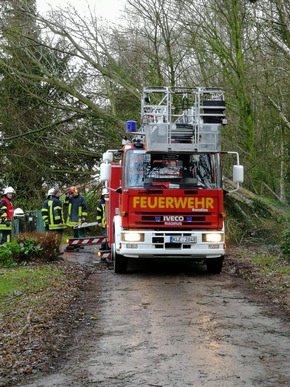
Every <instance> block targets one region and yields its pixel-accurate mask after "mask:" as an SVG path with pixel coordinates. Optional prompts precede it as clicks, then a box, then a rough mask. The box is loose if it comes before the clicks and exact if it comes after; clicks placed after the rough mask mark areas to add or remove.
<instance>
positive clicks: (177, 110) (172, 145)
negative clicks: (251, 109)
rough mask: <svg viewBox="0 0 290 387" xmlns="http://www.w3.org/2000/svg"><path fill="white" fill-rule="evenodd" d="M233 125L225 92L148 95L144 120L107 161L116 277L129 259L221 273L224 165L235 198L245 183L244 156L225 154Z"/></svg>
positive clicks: (147, 91)
mask: <svg viewBox="0 0 290 387" xmlns="http://www.w3.org/2000/svg"><path fill="white" fill-rule="evenodd" d="M226 124H227V118H226V116H225V100H224V92H223V91H222V90H221V89H218V88H187V87H174V88H173V87H145V88H144V90H143V93H142V96H141V118H140V125H139V128H137V122H136V121H134V120H132V121H128V122H127V123H126V132H127V133H126V136H124V138H123V140H122V147H121V148H120V149H115V150H108V151H106V152H105V153H104V154H103V159H102V163H101V167H100V180H101V181H102V182H104V184H105V186H106V187H107V188H108V190H109V201H108V202H107V207H106V211H107V212H106V213H107V242H106V248H104V249H103V250H102V249H101V251H100V253H99V255H100V256H102V254H104V255H105V256H106V257H110V259H112V260H113V262H114V270H115V272H116V273H125V272H126V271H127V266H128V260H129V259H138V258H142V259H148V260H152V259H158V260H164V261H168V260H170V259H174V260H180V261H181V260H192V261H196V262H200V263H202V264H205V265H206V267H207V271H208V272H209V273H220V272H221V270H222V265H223V260H224V255H225V226H224V218H225V212H224V197H223V195H224V192H223V181H222V180H223V179H222V177H223V174H222V158H223V155H224V154H230V155H231V156H230V158H233V157H234V163H233V164H234V165H233V177H232V180H233V182H234V183H235V188H234V190H236V189H238V188H239V184H240V183H242V182H243V175H244V171H243V166H242V165H240V163H239V154H238V153H237V152H231V151H227V152H225V151H222V150H221V132H222V128H223V126H224V125H226Z"/></svg>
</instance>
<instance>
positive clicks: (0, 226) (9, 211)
mask: <svg viewBox="0 0 290 387" xmlns="http://www.w3.org/2000/svg"><path fill="white" fill-rule="evenodd" d="M13 214H14V206H13V204H12V202H11V201H10V200H9V199H8V198H7V197H6V196H3V198H2V199H1V201H0V230H7V231H11V230H12V224H11V220H12V217H13Z"/></svg>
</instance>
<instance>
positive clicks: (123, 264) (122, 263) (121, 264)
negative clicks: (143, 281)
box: [114, 253, 128, 274]
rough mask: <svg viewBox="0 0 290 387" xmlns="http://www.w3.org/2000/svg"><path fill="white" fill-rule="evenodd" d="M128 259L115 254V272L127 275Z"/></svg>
mask: <svg viewBox="0 0 290 387" xmlns="http://www.w3.org/2000/svg"><path fill="white" fill-rule="evenodd" d="M127 266H128V259H127V258H126V257H124V256H123V255H120V254H117V253H115V259H114V271H115V273H117V274H123V273H127Z"/></svg>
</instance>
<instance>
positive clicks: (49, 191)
mask: <svg viewBox="0 0 290 387" xmlns="http://www.w3.org/2000/svg"><path fill="white" fill-rule="evenodd" d="M53 194H54V188H50V189H49V190H48V192H47V196H51V195H53Z"/></svg>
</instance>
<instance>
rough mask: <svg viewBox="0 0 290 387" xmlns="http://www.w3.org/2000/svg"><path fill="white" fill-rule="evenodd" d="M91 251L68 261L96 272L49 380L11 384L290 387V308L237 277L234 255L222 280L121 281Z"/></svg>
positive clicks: (191, 270) (184, 275) (200, 272)
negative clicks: (76, 324) (76, 327)
mask: <svg viewBox="0 0 290 387" xmlns="http://www.w3.org/2000/svg"><path fill="white" fill-rule="evenodd" d="M95 250H96V249H95V248H93V247H91V248H89V247H86V248H85V249H84V250H81V251H80V252H78V253H65V255H64V259H65V260H66V261H69V262H72V263H74V262H78V263H81V264H84V265H88V266H90V267H91V268H92V271H91V275H90V276H89V278H88V280H87V281H86V283H85V284H84V288H83V290H82V293H81V295H80V299H79V300H78V304H77V305H78V306H75V308H78V310H77V311H76V310H72V313H75V315H76V318H79V320H80V324H78V329H76V330H74V332H73V336H72V337H70V338H68V340H67V346H66V347H65V348H64V349H63V350H62V353H61V354H60V356H59V357H58V358H57V359H55V361H53V359H52V362H51V363H50V365H49V367H48V369H47V370H46V372H45V373H41V374H40V373H38V374H36V375H34V376H32V375H30V376H29V377H28V378H27V379H26V380H22V381H19V383H16V384H15V385H17V386H23V387H24V386H25V387H46V386H47V387H52V386H62V387H69V386H79V387H85V386H98V387H112V386H114V387H131V386H132V387H133V386H134V387H136V386H155V387H166V386H168V387H174V386H176V387H184V386H197V387H198V386H207V387H216V386H223V387H231V386H237V387H239V386H247V387H250V386H263V387H264V386H268V387H270V386H273V387H274V386H275V387H277V386H290V367H289V364H290V355H289V350H290V323H289V316H288V314H287V310H282V309H283V308H281V306H280V304H279V303H275V302H273V299H270V298H269V297H265V296H263V294H261V293H260V292H259V291H258V290H257V291H255V290H254V287H253V286H252V285H251V286H249V283H248V281H246V280H244V279H241V278H239V277H238V276H237V275H236V271H237V270H236V267H235V264H234V263H233V260H232V259H231V256H230V258H229V259H228V261H226V263H225V268H224V270H223V272H222V273H221V274H220V275H208V274H207V272H206V270H205V268H204V267H201V266H199V265H194V264H192V263H191V264H188V263H187V264H182V265H181V264H179V265H176V264H164V263H162V264H159V263H155V262H154V263H151V264H148V263H144V262H143V263H142V262H138V263H133V264H130V265H129V273H128V274H126V275H116V274H114V272H113V270H112V267H111V266H110V265H107V264H105V263H100V262H99V259H98V258H97V256H96V251H95ZM231 254H233V253H232V252H230V255H231ZM76 312H77V313H76ZM77 316H78V317H77Z"/></svg>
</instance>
